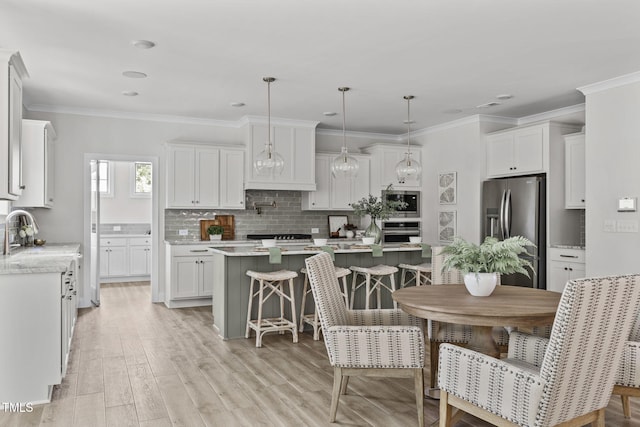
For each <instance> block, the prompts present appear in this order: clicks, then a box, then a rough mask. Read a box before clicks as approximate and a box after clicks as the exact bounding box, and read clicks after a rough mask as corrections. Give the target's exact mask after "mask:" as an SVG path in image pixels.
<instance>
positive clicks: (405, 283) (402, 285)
mask: <svg viewBox="0 0 640 427" xmlns="http://www.w3.org/2000/svg"><path fill="white" fill-rule="evenodd" d="M406 277H407V270H406V269H405V268H403V269H402V274H401V275H400V287H401V288H404V287H405V286H407V282H406V281H405V279H406Z"/></svg>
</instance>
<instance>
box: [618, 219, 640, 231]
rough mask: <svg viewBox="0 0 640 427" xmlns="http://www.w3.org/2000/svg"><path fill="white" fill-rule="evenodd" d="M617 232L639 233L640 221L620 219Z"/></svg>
mask: <svg viewBox="0 0 640 427" xmlns="http://www.w3.org/2000/svg"><path fill="white" fill-rule="evenodd" d="M616 231H617V232H618V233H637V232H638V221H636V220H634V219H619V220H618V223H617V224H616Z"/></svg>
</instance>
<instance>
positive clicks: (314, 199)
mask: <svg viewBox="0 0 640 427" xmlns="http://www.w3.org/2000/svg"><path fill="white" fill-rule="evenodd" d="M351 155H352V156H353V157H354V158H355V159H357V160H358V175H357V176H356V177H354V178H344V177H337V178H336V177H334V176H333V174H332V173H331V163H332V162H333V159H334V158H335V157H336V156H338V154H337V153H336V154H317V155H316V164H315V166H316V183H317V189H316V191H309V192H303V193H302V209H303V210H352V207H351V203H353V202H356V201H358V200H360V199H361V198H363V197H366V196H368V195H369V191H370V187H369V180H370V175H369V170H370V167H369V165H370V156H368V155H362V154H351Z"/></svg>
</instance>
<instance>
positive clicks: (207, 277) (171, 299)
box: [165, 244, 214, 308]
mask: <svg viewBox="0 0 640 427" xmlns="http://www.w3.org/2000/svg"><path fill="white" fill-rule="evenodd" d="M166 255H167V259H166V269H167V271H166V274H165V277H166V278H167V279H168V280H167V288H166V292H165V305H166V306H167V307H169V308H175V307H195V306H202V305H211V301H212V299H211V297H212V295H213V279H214V278H213V272H214V269H213V254H212V253H211V252H209V250H208V249H207V248H206V247H203V246H202V245H179V246H176V245H169V244H167V249H166Z"/></svg>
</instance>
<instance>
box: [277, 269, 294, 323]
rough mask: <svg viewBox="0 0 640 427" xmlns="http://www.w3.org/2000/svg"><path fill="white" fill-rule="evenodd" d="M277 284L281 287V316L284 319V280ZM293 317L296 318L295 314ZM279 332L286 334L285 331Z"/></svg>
mask: <svg viewBox="0 0 640 427" xmlns="http://www.w3.org/2000/svg"><path fill="white" fill-rule="evenodd" d="M276 286H277V287H278V289H280V318H281V319H284V281H282V280H280V281H279V282H278V284H277V285H276ZM294 310H295V308H294ZM292 314H293V313H292ZM293 318H294V319H295V315H293ZM279 333H280V335H284V331H280V332H279Z"/></svg>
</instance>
